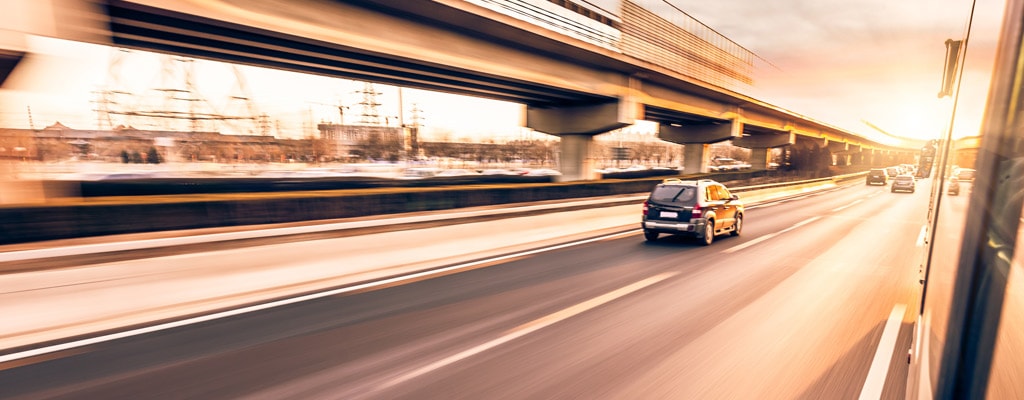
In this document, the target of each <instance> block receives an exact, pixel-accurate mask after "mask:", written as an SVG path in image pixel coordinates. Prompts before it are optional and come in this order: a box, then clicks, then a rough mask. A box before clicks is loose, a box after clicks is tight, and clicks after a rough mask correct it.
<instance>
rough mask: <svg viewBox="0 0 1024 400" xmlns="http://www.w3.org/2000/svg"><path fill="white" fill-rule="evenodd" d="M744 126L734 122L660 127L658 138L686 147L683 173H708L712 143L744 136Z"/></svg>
mask: <svg viewBox="0 0 1024 400" xmlns="http://www.w3.org/2000/svg"><path fill="white" fill-rule="evenodd" d="M742 132H743V124H742V123H740V122H738V121H736V120H735V119H733V120H728V121H722V122H718V123H708V124H695V125H679V126H675V125H664V124H662V125H659V127H658V138H660V139H661V140H664V141H666V142H672V143H676V144H681V145H684V147H683V171H684V172H687V173H698V172H708V164H709V163H710V161H711V160H710V154H708V151H707V148H708V144H710V143H717V142H721V141H725V140H731V139H736V138H739V137H740V136H742Z"/></svg>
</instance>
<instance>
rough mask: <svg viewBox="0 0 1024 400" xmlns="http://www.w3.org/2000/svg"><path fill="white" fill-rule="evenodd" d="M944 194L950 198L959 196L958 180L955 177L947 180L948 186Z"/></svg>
mask: <svg viewBox="0 0 1024 400" xmlns="http://www.w3.org/2000/svg"><path fill="white" fill-rule="evenodd" d="M946 193H949V195H950V196H956V195H959V194H960V180H959V179H957V178H956V177H955V176H952V177H950V178H949V181H948V185H947V187H946Z"/></svg>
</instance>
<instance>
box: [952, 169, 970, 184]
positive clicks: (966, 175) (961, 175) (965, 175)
mask: <svg viewBox="0 0 1024 400" xmlns="http://www.w3.org/2000/svg"><path fill="white" fill-rule="evenodd" d="M956 179H957V180H961V181H968V182H973V181H974V170H973V169H971V168H960V169H958V170H957V171H956Z"/></svg>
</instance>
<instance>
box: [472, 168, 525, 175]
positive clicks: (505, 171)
mask: <svg viewBox="0 0 1024 400" xmlns="http://www.w3.org/2000/svg"><path fill="white" fill-rule="evenodd" d="M480 175H519V173H517V172H516V171H512V170H508V169H500V168H493V169H485V170H483V171H480Z"/></svg>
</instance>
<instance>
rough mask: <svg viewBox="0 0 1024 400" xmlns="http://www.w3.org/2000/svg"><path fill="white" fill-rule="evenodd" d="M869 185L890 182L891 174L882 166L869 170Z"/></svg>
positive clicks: (867, 179)
mask: <svg viewBox="0 0 1024 400" xmlns="http://www.w3.org/2000/svg"><path fill="white" fill-rule="evenodd" d="M865 180H866V181H867V184H868V185H874V184H876V183H878V184H881V185H882V186H885V185H888V184H889V174H887V173H886V172H885V170H884V169H882V168H872V169H871V170H870V171H868V175H867V178H865Z"/></svg>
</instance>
